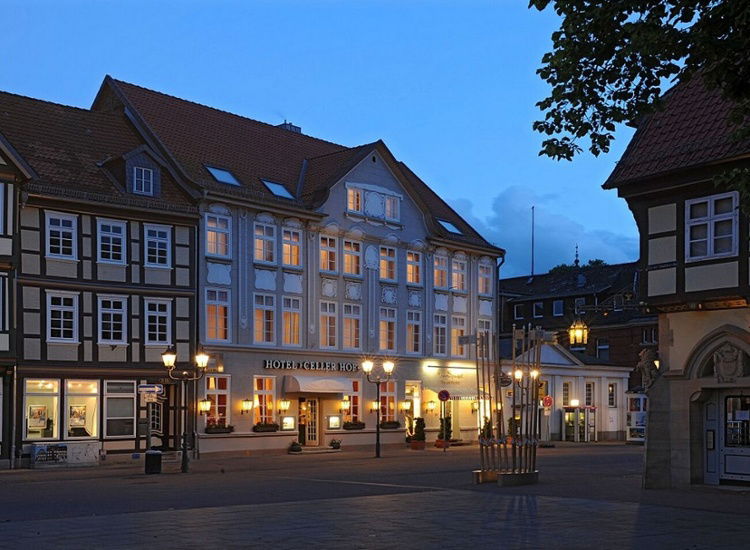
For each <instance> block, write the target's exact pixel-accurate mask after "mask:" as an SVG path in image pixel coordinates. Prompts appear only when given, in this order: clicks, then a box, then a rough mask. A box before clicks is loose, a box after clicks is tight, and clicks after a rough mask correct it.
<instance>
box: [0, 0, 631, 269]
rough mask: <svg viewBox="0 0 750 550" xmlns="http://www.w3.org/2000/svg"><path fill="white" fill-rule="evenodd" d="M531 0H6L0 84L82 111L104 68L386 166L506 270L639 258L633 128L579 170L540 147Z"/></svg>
mask: <svg viewBox="0 0 750 550" xmlns="http://www.w3.org/2000/svg"><path fill="white" fill-rule="evenodd" d="M526 5H527V2H526V0H494V1H470V0H461V1H458V0H456V1H454V2H439V1H420V0H415V1H412V2H408V3H407V2H398V1H385V0H380V1H374V0H373V1H369V0H356V1H355V0H349V1H343V0H342V1H333V0H327V1H323V0H318V1H313V0H308V1H302V0H299V1H286V0H275V1H262V2H256V1H210V2H209V1H204V2H198V1H189V0H182V1H174V2H167V1H158V0H152V1H128V2H125V1H119V2H118V1H107V0H96V1H72V0H66V1H64V2H60V1H59V0H55V1H30V0H10V1H8V0H6V1H5V2H4V5H3V7H2V8H1V9H0V13H2V15H3V17H2V19H3V21H4V25H3V52H2V54H1V55H0V89H1V90H5V91H10V92H14V93H18V94H22V95H28V96H32V97H37V98H42V99H46V100H50V101H55V102H58V103H64V104H69V105H75V106H81V107H88V106H90V104H91V102H92V101H93V99H94V95H95V94H96V91H97V89H98V88H99V85H100V84H101V81H102V78H103V77H104V75H105V74H111V75H112V76H114V77H116V78H119V79H122V80H127V81H129V82H133V83H136V84H139V85H141V86H145V87H147V88H152V89H156V90H159V91H163V92H166V93H169V94H172V95H176V96H178V97H183V98H186V99H190V100H193V101H197V102H200V103H205V104H208V105H211V106H214V107H218V108H221V109H224V110H227V111H232V112H235V113H238V114H241V115H245V116H248V117H251V118H255V119H258V120H262V121H264V122H269V123H272V124H277V123H280V122H283V120H284V119H288V120H289V121H291V122H293V123H295V124H298V125H300V126H302V130H303V132H304V133H306V134H310V135H313V136H317V137H320V138H323V139H327V140H330V141H334V142H337V143H341V144H344V145H350V146H353V145H358V144H361V143H366V142H371V141H374V140H376V139H378V138H381V139H383V140H384V141H385V142H386V144H387V145H388V147H389V148H390V149H391V150H392V151H393V153H394V154H395V155H396V157H397V158H399V159H401V160H403V161H404V162H406V163H407V164H409V165H410V166H411V167H412V169H413V170H414V171H416V172H417V173H418V174H419V175H420V176H421V177H422V178H423V179H424V180H425V181H427V182H428V183H429V184H430V185H431V186H432V187H433V188H434V189H435V190H436V191H437V192H438V193H439V194H440V195H442V196H443V197H444V198H446V199H447V200H448V202H449V203H450V204H451V205H452V206H453V207H454V208H455V209H456V210H458V212H459V213H461V214H462V215H463V216H465V217H466V218H467V219H468V221H470V222H471V223H473V224H475V226H476V227H477V229H479V230H480V231H481V232H482V233H483V234H484V236H485V237H486V238H487V239H489V240H490V241H492V242H493V243H495V244H497V245H499V246H502V247H504V248H506V249H507V251H508V254H507V262H506V264H505V267H504V268H503V276H512V275H521V274H525V273H528V271H529V267H530V246H529V245H530V220H531V206H532V205H536V229H537V232H536V236H537V238H536V245H537V246H536V266H537V268H536V271H537V272H541V271H546V270H547V269H549V267H551V266H553V265H556V264H558V263H561V262H570V261H572V259H573V254H574V247H575V245H576V243H578V244H579V246H580V249H581V256H582V258H583V259H589V258H603V259H605V260H606V261H608V262H610V263H614V262H621V261H630V260H635V259H636V258H637V255H638V246H637V231H636V228H635V224H634V222H633V220H632V216H631V214H630V212H629V211H628V209H627V206H626V204H625V201H623V200H621V199H618V198H617V196H616V193H615V192H612V191H603V190H602V189H601V188H600V185H601V184H602V183H603V182H604V180H605V179H606V177H607V175H608V174H609V172H610V171H611V169H612V167H613V166H614V164H615V162H616V161H617V159H618V158H619V156H620V154H621V153H622V151H623V150H624V148H625V146H626V145H627V140H628V139H629V138H630V136H631V135H632V132H631V131H630V129H628V128H622V129H620V130H619V131H618V134H617V135H618V138H619V140H618V142H617V143H616V145H615V147H614V148H613V150H612V152H611V153H610V154H609V155H606V156H604V157H600V158H598V159H596V158H594V157H592V156H591V155H588V154H587V155H585V156H582V157H581V158H579V159H577V160H575V161H574V162H573V163H568V162H564V163H560V162H556V161H552V160H550V159H548V158H546V157H539V156H537V152H538V150H539V145H540V143H541V139H542V138H541V136H540V135H538V134H535V133H534V132H532V130H531V124H532V122H533V121H534V120H535V119H536V118H537V117H538V116H539V112H538V110H537V108H536V107H535V106H534V104H535V102H536V101H538V100H540V99H542V98H543V97H545V95H546V92H547V88H546V85H545V84H544V83H543V82H542V81H541V80H540V79H539V78H538V77H537V75H536V74H535V70H536V68H537V67H538V65H539V60H540V58H541V56H542V55H543V54H544V52H545V51H547V50H548V49H549V47H550V39H549V37H550V34H551V33H552V31H553V30H555V29H556V28H557V26H558V20H557V17H556V16H555V15H554V13H552V12H550V11H547V12H545V13H541V14H540V13H539V12H537V11H536V10H533V11H532V10H528V9H527V8H526Z"/></svg>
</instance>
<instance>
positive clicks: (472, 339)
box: [458, 334, 477, 346]
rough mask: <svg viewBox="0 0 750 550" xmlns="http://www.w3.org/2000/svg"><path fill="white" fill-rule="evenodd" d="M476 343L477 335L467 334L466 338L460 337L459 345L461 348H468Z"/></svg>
mask: <svg viewBox="0 0 750 550" xmlns="http://www.w3.org/2000/svg"><path fill="white" fill-rule="evenodd" d="M476 341H477V335H476V334H467V335H466V336H459V337H458V344H459V345H460V346H468V345H469V344H473V343H474V342H476Z"/></svg>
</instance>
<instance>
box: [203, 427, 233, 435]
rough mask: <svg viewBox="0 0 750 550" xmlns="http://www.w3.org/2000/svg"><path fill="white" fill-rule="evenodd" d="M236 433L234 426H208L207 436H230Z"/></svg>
mask: <svg viewBox="0 0 750 550" xmlns="http://www.w3.org/2000/svg"><path fill="white" fill-rule="evenodd" d="M233 431H234V426H206V433H207V434H229V433H232V432H233Z"/></svg>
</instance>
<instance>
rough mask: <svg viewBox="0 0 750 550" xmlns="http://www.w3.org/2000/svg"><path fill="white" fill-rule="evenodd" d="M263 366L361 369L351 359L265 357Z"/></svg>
mask: <svg viewBox="0 0 750 550" xmlns="http://www.w3.org/2000/svg"><path fill="white" fill-rule="evenodd" d="M263 368H264V369H286V370H289V369H291V370H328V371H338V372H357V371H359V365H358V364H357V363H352V362H350V361H338V362H336V361H281V360H277V359H264V360H263Z"/></svg>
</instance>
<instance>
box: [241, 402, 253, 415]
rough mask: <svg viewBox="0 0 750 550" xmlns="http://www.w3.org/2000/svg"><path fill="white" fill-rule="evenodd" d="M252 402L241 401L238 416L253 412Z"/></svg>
mask: <svg viewBox="0 0 750 550" xmlns="http://www.w3.org/2000/svg"><path fill="white" fill-rule="evenodd" d="M253 404H254V401H253V400H252V399H243V400H242V403H241V404H240V414H245V413H249V412H250V411H252V410H253Z"/></svg>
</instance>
